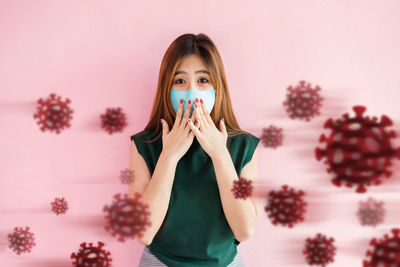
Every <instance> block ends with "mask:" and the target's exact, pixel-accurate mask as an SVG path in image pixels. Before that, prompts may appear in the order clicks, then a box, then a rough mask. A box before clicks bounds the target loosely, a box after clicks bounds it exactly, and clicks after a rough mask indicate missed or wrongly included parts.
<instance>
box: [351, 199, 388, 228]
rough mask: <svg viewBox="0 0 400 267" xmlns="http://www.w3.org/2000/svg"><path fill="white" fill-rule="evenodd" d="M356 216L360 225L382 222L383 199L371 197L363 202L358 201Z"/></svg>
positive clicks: (383, 211) (373, 224)
mask: <svg viewBox="0 0 400 267" xmlns="http://www.w3.org/2000/svg"><path fill="white" fill-rule="evenodd" d="M357 216H358V218H359V220H360V223H361V225H370V226H374V227H375V226H376V225H378V224H380V223H383V219H384V216H385V209H384V208H383V201H380V202H378V201H376V200H375V199H373V198H371V197H370V198H368V200H367V201H365V202H362V201H361V202H360V205H359V208H358V212H357Z"/></svg>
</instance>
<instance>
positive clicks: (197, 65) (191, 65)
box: [177, 55, 207, 72]
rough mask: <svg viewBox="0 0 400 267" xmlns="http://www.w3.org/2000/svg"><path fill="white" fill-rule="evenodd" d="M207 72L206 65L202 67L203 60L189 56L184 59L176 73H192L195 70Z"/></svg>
mask: <svg viewBox="0 0 400 267" xmlns="http://www.w3.org/2000/svg"><path fill="white" fill-rule="evenodd" d="M201 69H202V70H207V68H206V65H204V63H203V60H202V59H201V57H200V56H198V55H190V56H187V57H184V58H183V59H182V61H181V62H180V64H179V65H178V67H177V71H182V70H184V71H189V72H194V71H196V70H201Z"/></svg>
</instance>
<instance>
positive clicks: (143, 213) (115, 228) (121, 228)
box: [103, 193, 151, 242]
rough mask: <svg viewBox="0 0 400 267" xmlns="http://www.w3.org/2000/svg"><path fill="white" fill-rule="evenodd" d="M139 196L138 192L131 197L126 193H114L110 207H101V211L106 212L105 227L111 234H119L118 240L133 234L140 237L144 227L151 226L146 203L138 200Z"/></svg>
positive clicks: (121, 240) (130, 236)
mask: <svg viewBox="0 0 400 267" xmlns="http://www.w3.org/2000/svg"><path fill="white" fill-rule="evenodd" d="M140 197H141V195H140V194H139V193H135V197H134V198H133V199H131V198H128V195H127V194H125V195H124V197H121V194H116V195H115V196H114V202H113V203H112V205H111V206H110V207H108V206H107V205H105V206H104V208H103V211H104V212H106V213H107V214H106V217H105V218H106V221H107V223H106V226H105V229H106V231H109V232H111V234H112V236H116V235H119V236H120V237H119V238H118V241H120V242H124V241H125V239H126V238H134V236H138V237H142V236H143V231H145V230H146V227H147V226H151V222H150V221H149V216H150V212H149V211H148V210H147V209H148V205H147V204H143V203H142V202H140V201H139V200H138V199H139V198H140Z"/></svg>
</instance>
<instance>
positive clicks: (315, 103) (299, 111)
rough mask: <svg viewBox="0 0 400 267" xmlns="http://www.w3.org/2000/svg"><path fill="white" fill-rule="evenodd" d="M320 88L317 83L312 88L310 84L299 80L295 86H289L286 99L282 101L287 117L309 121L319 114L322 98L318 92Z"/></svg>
mask: <svg viewBox="0 0 400 267" xmlns="http://www.w3.org/2000/svg"><path fill="white" fill-rule="evenodd" d="M320 90H321V88H320V87H319V86H318V85H317V86H316V87H315V88H314V89H313V88H311V84H309V83H306V82H305V81H300V82H299V84H298V85H297V86H296V87H295V88H292V86H289V87H288V88H287V91H288V92H287V94H286V101H284V102H283V105H284V106H285V107H286V112H287V113H288V114H289V117H290V118H292V119H299V120H306V121H310V120H311V119H312V118H313V117H315V116H317V115H320V108H321V106H322V100H323V98H322V96H320V94H319V92H318V91H320Z"/></svg>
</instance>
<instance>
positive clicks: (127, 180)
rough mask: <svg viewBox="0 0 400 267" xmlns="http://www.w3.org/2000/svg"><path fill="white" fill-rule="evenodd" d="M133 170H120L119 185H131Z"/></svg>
mask: <svg viewBox="0 0 400 267" xmlns="http://www.w3.org/2000/svg"><path fill="white" fill-rule="evenodd" d="M133 173H134V172H133V170H130V169H129V168H125V169H124V170H121V173H120V175H119V180H120V181H121V184H131V183H133V178H134V175H133Z"/></svg>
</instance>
